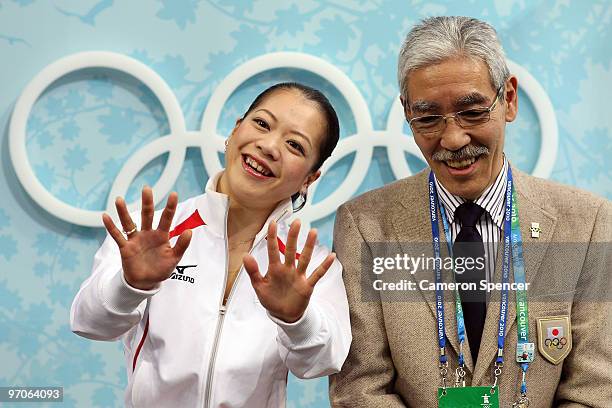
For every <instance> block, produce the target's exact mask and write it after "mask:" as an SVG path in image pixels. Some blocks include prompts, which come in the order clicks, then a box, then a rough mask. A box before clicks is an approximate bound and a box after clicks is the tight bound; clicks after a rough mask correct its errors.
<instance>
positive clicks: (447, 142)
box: [440, 116, 472, 151]
mask: <svg viewBox="0 0 612 408" xmlns="http://www.w3.org/2000/svg"><path fill="white" fill-rule="evenodd" d="M445 120H446V126H445V127H444V129H442V132H441V133H440V146H442V147H443V148H445V149H447V150H450V151H455V150H459V149H461V148H462V147H463V146H466V145H468V144H469V143H470V142H471V140H472V138H470V136H469V135H468V134H467V132H466V131H465V129H463V128H462V127H461V126H459V124H458V123H457V120H456V119H455V118H454V117H452V116H451V117H447V118H445Z"/></svg>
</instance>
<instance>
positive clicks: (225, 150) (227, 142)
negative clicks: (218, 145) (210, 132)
mask: <svg viewBox="0 0 612 408" xmlns="http://www.w3.org/2000/svg"><path fill="white" fill-rule="evenodd" d="M228 144H229V137H228V138H227V139H225V149H223V152H224V153H227V145H228Z"/></svg>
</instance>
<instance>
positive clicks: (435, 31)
mask: <svg viewBox="0 0 612 408" xmlns="http://www.w3.org/2000/svg"><path fill="white" fill-rule="evenodd" d="M398 69H399V73H398V79H399V83H400V89H401V100H402V104H403V105H404V108H405V114H406V119H407V120H408V121H409V123H410V125H411V128H412V131H413V135H414V138H415V141H416V143H417V145H418V146H419V148H420V150H421V151H422V153H423V156H424V157H425V159H426V160H427V162H428V164H429V168H427V169H426V170H424V171H423V172H421V173H419V174H417V175H415V176H412V177H409V178H406V179H403V180H399V181H396V182H394V183H392V184H389V185H387V186H384V187H382V188H380V189H377V190H375V191H371V192H368V193H366V194H364V195H362V196H360V197H358V198H356V199H354V200H352V201H350V202H348V203H346V204H344V205H342V206H341V207H340V208H339V210H338V212H337V216H336V226H335V230H334V246H335V250H336V253H337V256H338V259H339V260H340V261H341V263H342V265H343V267H344V272H343V276H344V280H345V284H346V289H347V293H348V298H349V304H350V312H351V324H352V332H353V342H352V346H351V350H350V352H349V356H348V358H347V360H346V362H345V364H344V366H343V368H342V371H341V372H340V373H339V374H336V375H334V376H332V377H331V378H330V396H331V403H332V406H334V407H351V408H359V407H372V408H383V407H419V408H422V407H436V406H438V391H439V387H441V386H442V373H441V370H440V369H439V358H440V347H439V343H438V332H437V330H438V324H437V323H438V321H437V319H436V316H437V314H436V313H437V309H436V299H435V297H434V294H435V293H433V292H431V291H428V290H427V287H420V286H419V285H420V283H421V282H424V281H429V282H433V281H434V272H433V269H431V268H429V269H428V268H421V269H418V270H413V271H411V272H410V273H406V272H404V273H403V274H402V272H401V271H400V272H399V274H398V271H397V270H396V271H395V272H394V273H395V275H389V276H401V277H402V278H404V281H405V282H413V284H412V285H413V286H412V289H410V288H408V289H405V290H404V291H398V290H387V291H385V290H383V289H380V287H379V286H380V285H379V286H378V287H377V288H378V289H373V285H372V282H373V281H374V280H376V279H378V278H379V277H382V276H384V274H385V273H386V272H383V273H382V274H377V275H375V276H373V275H372V270H373V269H372V262H373V259H374V257H376V254H375V253H376V252H377V251H379V249H380V245H381V244H382V245H386V247H385V250H386V251H387V252H389V253H400V254H402V253H403V254H406V253H408V254H411V255H415V254H416V255H417V256H419V255H422V256H423V257H433V249H432V236H433V235H432V234H433V233H432V222H431V220H430V212H429V208H430V196H429V183H428V176H429V173H430V170H431V171H433V174H434V175H435V185H436V186H437V190H436V191H437V195H438V197H437V198H438V200H439V202H440V204H439V206H443V207H444V208H445V210H446V214H447V219H448V220H449V224H450V226H451V227H450V230H451V239H453V240H454V239H459V237H460V236H461V234H462V233H461V230H462V229H464V228H465V231H468V225H467V221H466V225H465V226H464V225H462V222H463V221H461V220H463V219H464V218H461V219H459V216H460V214H459V212H458V208H459V207H461V206H462V205H464V204H465V205H467V206H471V207H475V208H479V210H480V213H479V214H481V215H480V216H479V217H480V218H478V219H477V220H476V222H475V225H472V226H469V228H472V230H473V229H474V228H475V229H476V231H477V236H480V237H481V238H482V247H483V248H484V251H485V255H486V258H485V259H487V262H485V263H486V265H485V268H484V269H485V271H484V272H483V273H484V275H483V280H484V281H486V282H487V283H499V282H501V276H502V263H503V262H502V260H503V249H504V243H503V240H504V228H503V225H504V224H503V218H504V209H505V197H504V193H503V190H504V189H505V187H506V186H507V184H506V183H507V174H508V169H509V168H510V169H512V173H513V176H514V189H515V192H516V200H517V206H518V218H519V220H520V235H521V237H522V241H523V249H524V251H523V260H524V264H525V271H526V272H525V273H526V282H527V283H529V286H528V290H527V291H526V293H527V299H528V330H529V342H532V343H533V345H534V349H533V361H532V362H531V363H530V364H529V368H528V370H527V372H526V376H525V378H526V385H527V392H526V395H525V396H526V397H527V398H528V399H529V403H530V404H529V406H530V407H551V406H560V407H583V406H585V407H602V408H604V407H606V408H609V407H612V303H611V300H612V299H611V297H612V271H611V265H612V251H610V250H609V247H610V243H611V241H612V205H611V203H610V202H609V201H607V200H605V199H602V198H598V197H596V196H594V195H592V194H589V193H586V192H582V191H580V190H578V189H574V188H570V187H567V186H561V185H559V184H555V183H553V182H550V181H546V180H542V179H538V178H535V177H532V176H529V175H527V174H524V173H522V172H520V171H518V170H517V169H515V168H513V167H512V166H511V164H510V163H509V162H508V161H507V159H506V158H505V156H504V154H503V145H504V130H505V124H506V122H511V121H513V120H514V119H515V117H516V115H517V110H518V100H517V90H518V88H517V86H518V84H517V79H516V77H514V76H513V75H511V74H510V73H509V71H508V68H507V66H506V63H505V60H504V55H503V51H502V49H501V45H500V44H499V41H498V39H497V37H496V34H495V31H494V29H493V28H492V27H491V26H489V25H488V24H486V23H484V22H481V21H478V20H475V19H471V18H464V17H436V18H431V19H427V20H424V21H423V22H421V23H420V24H418V25H417V26H416V27H415V28H414V29H413V30H412V31H411V32H410V33H409V34H408V36H407V38H406V41H405V42H404V45H403V47H402V51H401V53H400V58H399V65H398ZM485 111H486V112H485ZM457 112H461V113H459V114H457ZM499 191H502V193H501V194H500V192H499ZM438 208H439V207H438ZM452 211H455V212H454V213H453V212H452ZM438 214H439V213H438ZM440 219H441V218H440V217H438V219H437V222H438V228H439V230H440V238H441V249H442V253H441V256H448V255H449V254H448V251H447V250H446V248H447V247H446V239H445V234H444V229H443V224H442V223H441V222H440ZM466 234H467V232H466ZM377 248H378V249H377ZM417 248H418V249H417ZM421 250H422V251H423V253H422V254H421V253H420V252H418V251H421ZM514 267H515V265H511V266H510V273H509V276H510V280H509V281H510V282H513V272H512V271H513V268H514ZM396 269H397V268H396ZM443 273H445V275H444V276H443V277H442V281H446V282H448V281H453V273H452V272H450V273H448V271H443ZM407 285H410V284H406V286H407ZM391 292H393V293H391ZM453 295H454V293H453V292H452V291H449V290H447V291H445V293H444V302H443V304H444V312H445V315H444V316H445V317H444V319H443V320H444V322H445V327H444V333H445V339H446V347H445V349H444V353H445V358H446V359H447V361H448V366H447V367H445V368H446V370H447V374H446V376H445V378H446V386H448V387H455V385H456V384H455V378H456V369H457V367H458V355H459V352H460V345H459V341H458V335H457V322H456V314H455V313H456V308H455V302H454V297H453ZM461 301H462V304H463V305H464V306H466V303H463V301H464V299H463V298H462V299H461ZM509 301H510V302H509V303H510V304H509V305H508V308H507V324H506V325H505V330H503V332H504V333H503V338H504V339H505V340H504V347H503V357H504V364H503V367H502V366H498V367H497V368H499V370H500V372H501V375H499V376H498V383H497V385H498V386H499V394H498V395H499V402H500V406H503V407H510V406H513V405H512V404H513V403H515V402H517V401H519V399H520V398H521V384H522V373H523V371H522V367H521V364H519V363H517V343H518V334H517V324H518V323H517V318H516V316H517V310H516V302H515V292H514V291H510V292H509ZM467 306H468V308H467V309H465V307H464V312H465V314H466V316H465V320H466V329H467V331H468V333H467V339H466V341H465V342H464V345H463V348H462V350H463V353H464V356H465V366H464V370H465V375H464V377H463V380H464V381H465V384H466V385H467V386H491V385H492V384H493V382H494V370H495V368H496V364H495V362H496V357H497V356H498V336H497V334H498V331H499V330H498V324H499V319H500V292H499V291H497V292H496V291H495V290H493V291H491V292H490V293H488V294H487V295H486V301H485V302H484V307H485V311H484V312H483V316H482V320H483V322H484V323H481V326H479V325H478V324H477V323H473V322H469V320H470V318H471V316H468V314H469V313H472V310H474V309H470V307H469V306H470V305H467ZM476 310H477V309H476ZM474 313H478V312H474ZM477 320H478V319H476V321H477ZM468 326H470V327H468ZM474 344H480V346H479V347H477V348H476V349H475V347H474ZM523 357H524V356H523ZM457 385H459V386H461V383H459V384H457ZM484 402H485V403H486V402H487V401H484ZM523 402H524V400H523ZM477 406H479V407H481V406H484V405H477ZM523 406H526V405H523Z"/></svg>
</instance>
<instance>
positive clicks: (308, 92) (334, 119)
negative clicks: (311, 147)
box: [242, 82, 340, 171]
mask: <svg viewBox="0 0 612 408" xmlns="http://www.w3.org/2000/svg"><path fill="white" fill-rule="evenodd" d="M278 90H296V91H299V92H300V94H301V95H302V96H303V97H304V98H305V99H306V100H308V101H311V102H314V103H315V104H316V105H317V107H318V108H319V110H320V111H321V113H322V114H323V116H325V130H326V132H325V134H324V135H323V141H322V142H321V145H320V146H319V157H318V159H317V162H316V163H315V165H314V167H313V171H317V170H319V168H320V167H321V166H322V165H323V162H325V160H327V158H328V157H329V156H331V154H332V152H333V151H334V149H335V148H336V145H337V144H338V139H339V138H340V125H339V123H338V115H336V111H335V110H334V107H333V106H332V104H331V103H330V102H329V100H328V99H327V97H326V96H325V95H323V93H322V92H321V91H318V90H316V89H314V88H311V87H309V86H306V85H302V84H300V83H297V82H282V83H279V84H276V85H272V86H271V87H269V88H268V89H266V90H265V91H263V92H262V93H260V94H259V95H257V98H255V100H254V101H253V103H251V106H249V109H247V111H246V113H245V114H244V115H243V116H242V119H244V118H246V117H247V115H248V114H249V113H251V111H253V110H254V109H256V108H257V107H258V106H259V105H260V104H261V103H262V102H263V101H264V100H265V99H266V98H267V97H268V96H270V95H271V94H273V93H274V92H276V91H278Z"/></svg>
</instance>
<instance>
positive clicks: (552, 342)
mask: <svg viewBox="0 0 612 408" xmlns="http://www.w3.org/2000/svg"><path fill="white" fill-rule="evenodd" d="M566 344H567V339H566V338H565V337H561V338H559V337H554V338H552V339H551V338H547V339H546V340H544V345H545V346H546V347H548V348H557V350H561V349H563V347H564V346H565V345H566Z"/></svg>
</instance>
